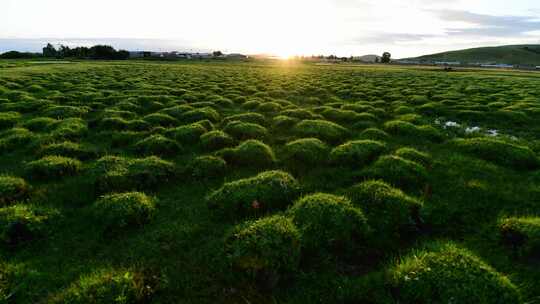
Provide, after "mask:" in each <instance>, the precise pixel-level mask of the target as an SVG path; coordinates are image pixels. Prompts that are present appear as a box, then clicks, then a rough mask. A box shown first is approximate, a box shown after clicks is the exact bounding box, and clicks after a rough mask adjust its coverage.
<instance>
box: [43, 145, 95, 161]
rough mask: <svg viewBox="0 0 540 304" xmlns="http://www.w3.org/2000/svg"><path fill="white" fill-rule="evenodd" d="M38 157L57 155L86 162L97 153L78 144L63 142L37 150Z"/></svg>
mask: <svg viewBox="0 0 540 304" xmlns="http://www.w3.org/2000/svg"><path fill="white" fill-rule="evenodd" d="M38 155H39V156H42V157H43V156H46V155H59V156H65V157H72V158H77V159H82V160H86V159H90V158H93V157H95V156H96V155H97V152H96V151H93V150H90V149H88V148H86V147H85V146H83V145H81V144H79V143H74V142H71V141H63V142H59V143H51V144H47V145H45V146H42V147H41V148H40V149H39V150H38Z"/></svg>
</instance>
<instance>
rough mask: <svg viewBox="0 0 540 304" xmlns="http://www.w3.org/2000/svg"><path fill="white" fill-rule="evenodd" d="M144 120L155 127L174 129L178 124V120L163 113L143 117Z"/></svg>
mask: <svg viewBox="0 0 540 304" xmlns="http://www.w3.org/2000/svg"><path fill="white" fill-rule="evenodd" d="M143 120H144V121H146V122H147V123H149V124H151V125H152V126H154V127H157V126H161V127H172V126H175V125H177V124H178V120H176V118H174V117H172V116H170V115H167V114H163V113H153V114H148V115H146V116H145V117H143Z"/></svg>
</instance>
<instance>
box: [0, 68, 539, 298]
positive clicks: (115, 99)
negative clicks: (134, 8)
mask: <svg viewBox="0 0 540 304" xmlns="http://www.w3.org/2000/svg"><path fill="white" fill-rule="evenodd" d="M538 92H540V74H537V73H518V72H509V71H504V72H497V71H470V72H453V73H444V72H442V71H431V70H423V69H413V68H410V69H407V68H400V67H391V66H390V67H384V66H364V67H363V66H354V67H352V66H346V65H336V66H316V65H309V64H301V63H288V62H275V63H262V62H261V63H257V62H250V63H145V62H122V63H120V62H77V63H72V64H29V63H27V62H20V61H19V62H17V61H12V62H9V61H5V62H0V132H1V133H0V154H1V157H0V171H1V172H0V174H1V176H0V203H1V208H0V242H1V252H2V254H1V256H2V260H1V261H0V266H1V267H0V272H1V273H0V296H1V297H2V299H3V301H5V302H7V303H539V302H540V267H539V266H540V160H539V152H540V140H539V134H540V96H539V95H538ZM0 302H1V301H0Z"/></svg>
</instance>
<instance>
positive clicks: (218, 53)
mask: <svg viewBox="0 0 540 304" xmlns="http://www.w3.org/2000/svg"><path fill="white" fill-rule="evenodd" d="M212 54H213V55H214V57H221V56H223V53H222V52H221V51H214V52H213V53H212Z"/></svg>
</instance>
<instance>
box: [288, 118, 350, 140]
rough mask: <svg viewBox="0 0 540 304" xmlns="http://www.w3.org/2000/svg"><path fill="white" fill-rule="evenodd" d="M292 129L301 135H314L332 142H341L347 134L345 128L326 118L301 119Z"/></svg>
mask: <svg viewBox="0 0 540 304" xmlns="http://www.w3.org/2000/svg"><path fill="white" fill-rule="evenodd" d="M293 131H294V133H296V134H297V135H298V136H301V137H315V138H319V139H321V140H324V141H328V142H332V143H337V142H341V141H343V140H344V139H345V138H346V137H347V136H348V130H347V129H345V128H344V127H342V126H340V125H338V124H336V123H333V122H330V121H326V120H303V121H301V122H299V123H297V124H296V125H295V126H294V128H293Z"/></svg>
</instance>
